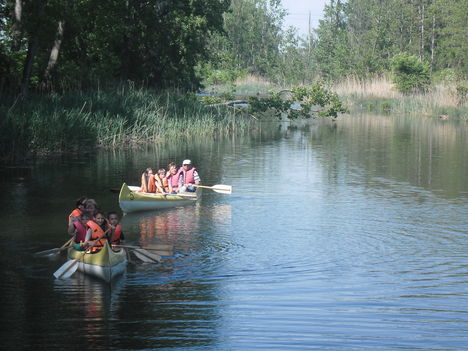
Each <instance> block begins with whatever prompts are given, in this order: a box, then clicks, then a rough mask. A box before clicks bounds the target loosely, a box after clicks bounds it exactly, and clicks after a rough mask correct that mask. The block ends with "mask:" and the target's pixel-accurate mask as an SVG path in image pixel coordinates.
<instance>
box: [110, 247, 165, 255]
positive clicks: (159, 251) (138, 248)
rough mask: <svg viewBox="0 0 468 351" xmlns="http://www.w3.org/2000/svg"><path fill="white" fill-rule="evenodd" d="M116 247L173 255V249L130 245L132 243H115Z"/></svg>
mask: <svg viewBox="0 0 468 351" xmlns="http://www.w3.org/2000/svg"><path fill="white" fill-rule="evenodd" d="M114 247H122V248H125V249H132V250H149V251H154V253H152V252H151V254H156V255H158V256H172V255H173V252H172V250H161V249H152V248H149V247H140V246H130V245H114Z"/></svg>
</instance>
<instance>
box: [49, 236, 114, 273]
mask: <svg viewBox="0 0 468 351" xmlns="http://www.w3.org/2000/svg"><path fill="white" fill-rule="evenodd" d="M109 230H110V228H109V229H107V230H106V232H105V233H104V234H102V235H101V236H100V237H98V238H97V239H96V240H95V241H94V243H93V244H92V245H91V246H89V247H88V249H87V250H86V251H83V253H82V254H81V255H80V256H79V257H78V258H75V259H74V260H70V261H67V262H65V263H64V264H63V265H62V266H61V267H60V268H59V269H57V270H56V271H55V272H54V277H55V278H57V279H67V278H70V277H71V276H72V275H73V273H75V272H76V270H77V269H78V262H79V261H80V260H81V259H82V258H83V256H84V255H85V254H86V252H87V251H88V250H89V249H92V248H93V247H94V245H96V243H97V242H98V241H99V240H101V239H102V238H104V237H105V236H106V235H107V233H108V232H109Z"/></svg>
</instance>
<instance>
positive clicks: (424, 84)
mask: <svg viewBox="0 0 468 351" xmlns="http://www.w3.org/2000/svg"><path fill="white" fill-rule="evenodd" d="M392 69H393V82H394V83H395V85H396V87H397V89H398V90H399V91H400V92H402V93H405V94H408V93H414V92H421V91H426V90H427V89H428V88H429V86H430V84H431V77H430V74H429V64H428V63H426V62H422V61H420V60H419V59H418V58H417V57H416V56H413V55H408V54H407V53H401V54H398V55H396V56H394V57H393V59H392Z"/></svg>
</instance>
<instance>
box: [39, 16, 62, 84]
mask: <svg viewBox="0 0 468 351" xmlns="http://www.w3.org/2000/svg"><path fill="white" fill-rule="evenodd" d="M64 27H65V21H59V23H58V26H57V32H56V33H55V41H54V45H53V46H52V50H50V56H49V62H48V63H47V67H46V69H45V72H44V80H43V82H42V84H41V86H42V88H43V89H50V88H51V85H52V83H51V75H50V72H51V71H52V70H53V68H54V67H55V65H56V63H57V59H58V55H59V52H60V46H61V45H62V39H63V30H64Z"/></svg>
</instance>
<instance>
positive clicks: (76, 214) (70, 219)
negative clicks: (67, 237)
mask: <svg viewBox="0 0 468 351" xmlns="http://www.w3.org/2000/svg"><path fill="white" fill-rule="evenodd" d="M82 213H83V212H82V211H81V210H80V209H79V208H75V209H74V210H73V211H72V213H70V214H69V215H68V225H70V224H71V222H72V216H74V217H79V216H81V214H82Z"/></svg>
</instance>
